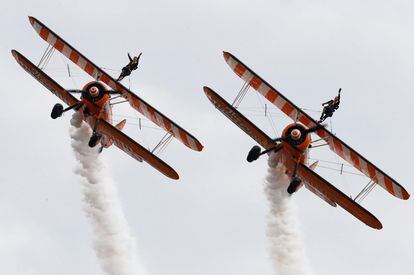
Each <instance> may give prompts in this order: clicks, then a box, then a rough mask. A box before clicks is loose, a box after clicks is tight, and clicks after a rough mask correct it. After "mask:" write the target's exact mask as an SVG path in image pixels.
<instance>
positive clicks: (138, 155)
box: [96, 119, 179, 180]
mask: <svg viewBox="0 0 414 275" xmlns="http://www.w3.org/2000/svg"><path fill="white" fill-rule="evenodd" d="M96 131H97V132H98V133H100V134H102V135H105V136H107V137H108V138H110V139H111V140H113V142H114V144H115V146H116V147H118V148H119V149H121V150H122V151H124V152H125V153H127V154H128V155H130V156H131V157H133V158H134V159H136V160H138V161H141V160H144V161H145V162H147V163H148V164H149V165H151V166H152V167H154V168H155V169H157V170H158V171H160V172H161V173H163V174H164V175H165V176H167V177H169V178H171V179H175V180H177V179H178V178H179V176H178V174H177V172H175V170H174V169H173V168H171V167H170V166H169V165H168V164H166V163H165V162H164V161H163V160H161V159H160V158H158V157H157V156H155V155H154V154H152V153H151V152H150V151H148V150H147V149H145V148H144V147H142V146H141V145H139V144H138V143H137V142H135V141H134V140H133V139H131V138H130V137H129V136H127V135H126V134H124V133H122V132H121V131H119V130H118V129H116V128H115V127H114V126H112V125H111V124H109V123H108V122H106V121H105V120H101V119H100V120H99V121H98V127H97V129H96Z"/></svg>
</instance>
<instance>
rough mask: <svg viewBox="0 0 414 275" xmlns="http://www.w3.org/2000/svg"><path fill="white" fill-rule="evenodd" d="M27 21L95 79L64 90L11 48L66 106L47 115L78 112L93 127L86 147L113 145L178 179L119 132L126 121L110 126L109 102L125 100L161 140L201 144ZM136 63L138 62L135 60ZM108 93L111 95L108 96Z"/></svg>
mask: <svg viewBox="0 0 414 275" xmlns="http://www.w3.org/2000/svg"><path fill="white" fill-rule="evenodd" d="M29 21H30V24H31V25H32V26H33V28H34V29H35V31H36V32H37V33H38V34H39V36H40V37H41V38H42V39H43V40H45V41H46V42H47V43H48V44H49V47H50V49H56V50H58V51H59V52H61V53H62V54H63V55H64V56H66V57H67V58H68V59H70V60H71V61H72V62H73V63H75V64H76V65H77V66H79V67H80V68H81V69H82V70H83V71H85V72H86V73H87V74H89V75H90V76H91V77H93V78H94V79H95V81H92V82H89V83H87V84H85V85H84V87H83V89H82V90H66V89H64V88H63V87H62V86H60V85H59V84H58V83H57V82H56V81H54V80H53V79H52V78H51V77H49V76H48V75H47V74H46V73H45V72H44V71H43V70H42V69H41V68H40V66H36V65H34V64H33V63H32V62H30V61H29V60H28V59H27V58H26V57H24V56H23V55H22V54H20V53H19V52H18V51H16V50H12V54H13V56H14V58H15V59H16V61H17V62H18V63H19V64H20V66H21V67H22V68H23V69H24V70H26V71H27V72H28V73H29V74H31V75H32V76H33V77H34V78H35V79H36V80H37V81H39V82H40V83H41V84H42V85H43V86H45V87H46V88H47V89H48V90H50V91H51V92H52V93H53V94H55V95H56V96H57V97H59V98H60V99H61V100H62V101H63V102H64V103H66V104H67V105H68V107H66V108H64V107H63V105H61V104H59V103H58V104H56V105H55V106H54V107H53V109H52V113H51V117H52V118H53V119H56V118H58V117H60V116H62V114H63V113H64V112H67V111H69V110H75V111H77V112H81V113H82V115H83V120H84V121H85V122H86V123H88V124H89V125H90V127H91V128H92V130H93V134H92V136H91V138H90V140H89V146H90V147H95V146H96V145H98V144H100V145H101V150H102V148H108V147H110V146H111V145H112V144H115V146H117V147H118V148H119V149H121V150H123V151H124V152H125V153H127V154H128V155H130V156H131V157H133V158H134V159H136V160H138V161H145V162H147V163H148V164H150V165H151V166H153V167H154V168H155V169H157V170H158V171H160V172H161V173H163V174H164V175H165V176H167V177H169V178H171V179H178V178H179V176H178V174H177V172H176V171H175V170H174V169H173V168H171V167H170V166H169V165H168V164H167V163H165V162H164V161H163V160H161V159H160V158H158V157H157V156H156V155H155V154H153V152H150V151H148V150H147V149H145V148H144V147H143V146H141V145H140V144H138V143H137V142H136V141H134V140H133V139H131V138H130V137H129V136H127V135H126V134H124V133H123V132H121V130H122V128H123V127H124V125H125V122H126V120H122V121H121V122H120V123H118V124H117V125H115V126H113V125H112V123H113V121H112V103H111V101H112V100H114V99H116V98H123V99H125V102H128V103H129V104H130V106H131V107H132V108H134V109H135V110H137V111H138V112H140V113H141V114H142V115H144V116H145V117H146V118H148V119H149V120H150V121H152V122H153V123H155V124H156V125H158V126H159V127H161V128H163V129H164V130H165V131H166V132H167V134H166V136H164V138H163V139H162V140H161V142H165V141H166V140H169V139H170V138H171V137H175V138H176V139H178V140H179V141H181V142H182V143H183V144H184V145H185V146H187V147H189V148H190V149H193V150H195V151H201V150H202V149H203V146H202V145H201V143H200V142H199V141H198V140H197V139H196V138H195V137H194V136H192V135H191V134H190V133H188V132H187V131H186V130H184V129H183V128H182V127H180V126H179V125H178V124H176V123H175V122H173V121H172V120H171V119H169V118H168V117H166V116H165V115H163V114H162V113H161V112H159V111H158V110H157V109H155V108H154V107H152V106H151V105H149V104H148V103H147V102H145V101H144V100H143V99H141V98H140V97H138V96H137V95H136V94H134V93H133V92H131V91H130V90H128V89H127V88H126V87H125V86H123V85H122V84H121V83H119V82H118V81H116V80H115V79H114V78H112V77H111V76H110V75H109V74H108V73H106V72H105V71H103V70H102V69H101V68H100V67H98V66H97V65H95V64H94V63H93V62H92V61H90V60H89V59H88V58H86V57H85V56H84V55H82V54H81V53H80V52H78V51H77V50H76V49H75V48H74V47H72V46H71V45H70V44H69V43H67V42H66V41H65V40H63V39H62V38H61V37H60V36H58V35H57V34H56V33H55V32H53V31H52V30H51V29H49V28H48V27H47V26H45V25H44V24H43V23H42V22H40V21H39V20H37V19H36V18H34V17H29ZM44 57H45V56H44ZM44 57H43V58H44ZM43 58H42V59H43ZM41 61H42V60H41ZM136 63H137V65H138V62H136ZM39 64H40V63H39ZM74 93H80V95H81V96H80V99H77V98H76V97H75V96H74V95H72V94H74ZM112 95H115V96H114V97H112ZM161 142H160V143H161ZM160 143H159V144H160Z"/></svg>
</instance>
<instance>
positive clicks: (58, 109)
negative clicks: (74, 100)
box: [50, 103, 63, 119]
mask: <svg viewBox="0 0 414 275" xmlns="http://www.w3.org/2000/svg"><path fill="white" fill-rule="evenodd" d="M62 114H63V106H62V104H59V103H56V104H55V106H53V109H52V113H51V114H50V116H51V117H52V118H53V119H57V118H58V117H61V116H62Z"/></svg>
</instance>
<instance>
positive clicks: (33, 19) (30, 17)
mask: <svg viewBox="0 0 414 275" xmlns="http://www.w3.org/2000/svg"><path fill="white" fill-rule="evenodd" d="M28 18H29V22H30V24H31V25H32V26H33V25H34V23H35V22H36V21H37V19H36V18H34V17H33V16H30V15H29V16H28Z"/></svg>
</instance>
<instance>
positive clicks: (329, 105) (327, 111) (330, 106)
mask: <svg viewBox="0 0 414 275" xmlns="http://www.w3.org/2000/svg"><path fill="white" fill-rule="evenodd" d="M341 90H342V89H341V88H340V89H339V91H338V95H337V96H336V97H335V98H334V99H331V100H329V101H327V102H325V103H322V106H323V111H322V114H321V118H320V119H319V121H318V122H319V123H321V122H323V121H324V120H325V119H327V118H328V117H332V115H333V113H334V112H335V111H336V110H338V108H339V103H340V101H341Z"/></svg>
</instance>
